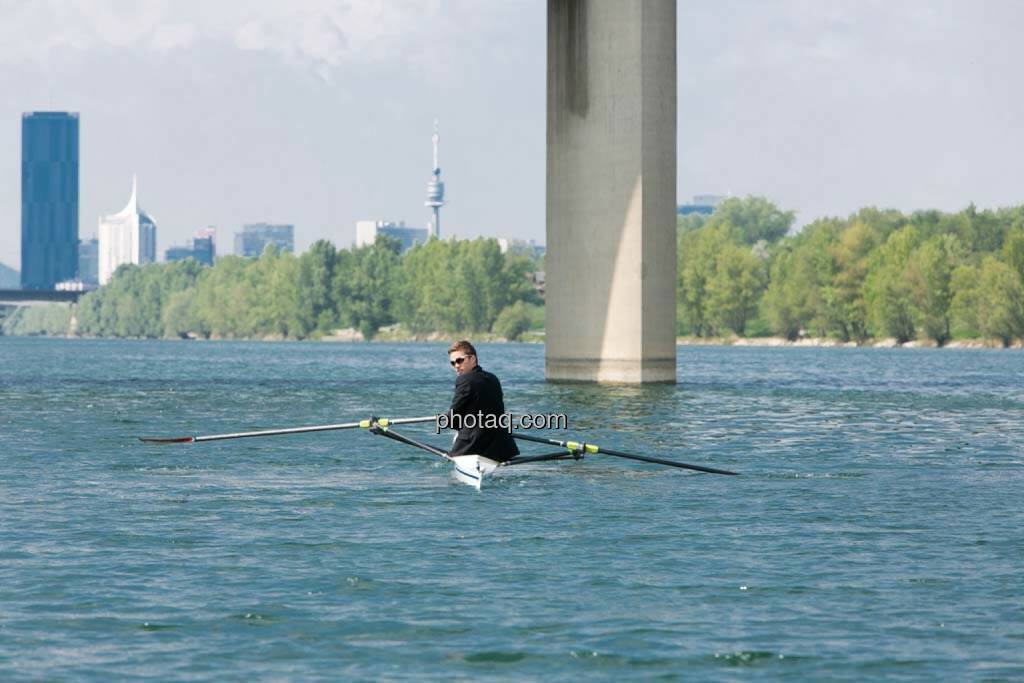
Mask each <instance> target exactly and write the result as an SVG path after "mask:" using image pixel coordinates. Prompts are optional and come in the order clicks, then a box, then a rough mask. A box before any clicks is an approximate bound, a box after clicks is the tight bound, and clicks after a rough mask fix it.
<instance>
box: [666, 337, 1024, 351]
mask: <svg viewBox="0 0 1024 683" xmlns="http://www.w3.org/2000/svg"><path fill="white" fill-rule="evenodd" d="M676 346H756V347H774V348H852V349H997V350H1004V349H1005V350H1020V349H1024V341H1022V340H1020V339H1018V340H1016V341H1014V342H1013V343H1012V344H1010V345H1009V346H1003V345H1002V343H1000V342H999V341H998V340H995V339H954V340H951V341H949V342H946V344H944V345H942V346H939V345H938V344H936V343H935V342H933V341H931V340H926V341H920V340H916V339H914V340H911V341H908V342H905V343H903V344H900V343H899V342H897V341H896V340H895V339H893V338H891V337H890V338H886V339H867V340H865V341H864V342H861V343H858V342H853V341H850V342H842V341H839V340H837V339H829V338H827V337H804V338H802V339H796V340H794V341H790V340H789V339H786V338H785V337H709V338H703V337H676Z"/></svg>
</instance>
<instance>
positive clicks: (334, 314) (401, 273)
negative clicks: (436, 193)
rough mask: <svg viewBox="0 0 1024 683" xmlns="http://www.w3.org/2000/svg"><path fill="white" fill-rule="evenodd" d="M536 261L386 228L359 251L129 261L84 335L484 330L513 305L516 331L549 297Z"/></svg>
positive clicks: (87, 319)
mask: <svg viewBox="0 0 1024 683" xmlns="http://www.w3.org/2000/svg"><path fill="white" fill-rule="evenodd" d="M535 268H536V264H535V262H534V260H533V259H531V258H529V257H527V256H511V255H503V254H502V253H501V251H500V249H499V247H498V243H497V241H496V240H493V239H477V240H473V241H440V240H431V241H430V242H429V243H428V244H426V245H424V246H421V247H417V248H415V249H413V250H412V251H411V252H409V253H407V254H405V255H404V256H400V255H399V245H398V243H397V242H396V241H394V240H389V239H387V238H380V239H378V241H377V243H376V244H374V245H372V246H366V247H361V248H359V249H354V250H351V251H350V250H336V249H335V248H334V246H333V245H332V244H330V243H329V242H326V241H320V242H317V243H315V244H314V245H313V246H312V247H311V248H310V249H309V251H307V252H306V253H304V254H303V255H302V256H299V257H295V256H293V255H292V254H289V253H283V252H280V251H278V250H277V249H275V248H273V247H270V248H268V249H267V250H266V251H265V252H264V253H263V254H262V255H261V256H260V257H259V258H258V259H245V258H240V257H235V256H228V257H225V258H222V259H219V260H218V261H217V264H216V265H215V266H214V267H212V268H202V267H201V266H199V265H198V264H197V263H195V262H194V261H191V260H188V261H183V262H178V263H170V264H154V265H148V266H144V267H137V266H126V267H123V268H121V269H119V270H118V272H117V273H116V274H115V276H114V278H113V279H112V280H111V282H110V283H109V284H108V285H106V286H105V287H103V288H101V289H99V290H97V291H96V292H92V293H90V294H87V295H86V296H84V297H83V298H82V299H81V300H80V302H79V304H78V309H77V312H78V317H79V321H80V326H79V327H80V330H81V332H83V333H84V334H91V335H102V336H121V337H124V336H127V337H172V338H174V337H187V336H200V337H216V338H253V337H257V338H258V337H270V338H290V339H303V338H307V337H318V336H321V335H324V334H330V333H331V332H332V331H333V330H334V329H336V328H338V327H354V328H356V329H358V330H360V331H361V332H362V333H363V335H364V337H365V338H367V339H371V338H372V337H373V336H374V335H376V333H377V332H378V330H379V329H380V328H381V327H383V326H385V325H390V324H392V323H395V322H400V323H403V324H405V325H406V326H408V327H409V328H410V329H413V330H414V331H428V332H434V331H445V332H485V331H488V330H491V329H492V327H493V326H494V325H495V321H496V320H497V319H498V317H499V314H501V313H502V312H503V311H506V310H509V311H511V312H509V313H508V314H507V315H506V321H505V322H504V323H503V324H504V325H505V326H506V328H507V329H509V330H512V331H515V330H516V329H517V325H518V321H519V320H520V319H522V317H523V314H525V316H526V321H527V322H526V324H527V328H529V326H530V325H533V324H534V319H535V318H537V311H536V310H535V307H532V306H527V305H525V304H536V303H539V299H538V297H537V295H536V293H535V292H534V290H533V287H532V284H531V282H530V280H529V278H528V277H527V274H528V273H530V272H532V271H533V270H535ZM516 303H519V304H520V305H519V306H518V307H516V306H514V305H515V304H516ZM510 307H511V308H510ZM510 316H511V318H510ZM540 320H541V321H543V311H541V312H540ZM510 321H511V322H510ZM512 323H517V324H516V325H512ZM541 324H543V322H541ZM521 334H522V332H521V331H519V332H518V333H517V334H515V335H514V336H518V335H521Z"/></svg>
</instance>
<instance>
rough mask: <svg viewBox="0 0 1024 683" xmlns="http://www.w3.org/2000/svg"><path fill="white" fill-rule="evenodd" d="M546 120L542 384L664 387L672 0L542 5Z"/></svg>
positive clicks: (669, 378)
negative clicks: (655, 384)
mask: <svg viewBox="0 0 1024 683" xmlns="http://www.w3.org/2000/svg"><path fill="white" fill-rule="evenodd" d="M547 114H548V115H547V256H546V262H545V273H546V277H547V288H546V289H547V291H546V302H545V303H546V309H547V310H546V316H545V317H546V323H545V324H546V351H545V353H546V367H545V372H546V376H547V378H548V379H549V380H577V381H598V382H630V383H636V382H675V379H676V347H675V330H676V299H675V291H676V288H675V282H676V3H675V0H548V102H547Z"/></svg>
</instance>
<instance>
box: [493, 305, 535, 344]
mask: <svg viewBox="0 0 1024 683" xmlns="http://www.w3.org/2000/svg"><path fill="white" fill-rule="evenodd" d="M530 322H531V315H530V310H529V307H528V306H527V305H526V304H525V303H523V302H522V301H517V302H515V303H514V304H512V305H511V306H506V307H505V308H504V310H502V312H501V313H499V314H498V318H497V320H495V321H494V327H493V328H492V331H493V332H494V333H495V334H497V335H499V336H502V337H504V338H505V339H508V340H509V341H519V339H520V337H522V336H523V333H524V332H526V331H527V330H528V329H530Z"/></svg>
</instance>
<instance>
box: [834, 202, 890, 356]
mask: <svg viewBox="0 0 1024 683" xmlns="http://www.w3.org/2000/svg"><path fill="white" fill-rule="evenodd" d="M878 243H879V234H878V232H877V231H876V230H875V229H874V228H872V227H871V226H869V225H867V224H866V223H862V222H859V221H858V222H854V223H853V224H852V225H851V226H850V227H849V228H847V229H846V230H844V231H843V232H842V233H841V234H840V236H839V240H838V242H836V243H835V244H833V245H831V247H830V249H829V251H830V253H831V256H832V258H833V260H834V262H835V274H834V275H833V277H832V281H831V283H830V284H829V285H828V286H826V288H825V289H824V291H823V293H822V295H823V299H824V305H825V309H826V311H825V316H826V319H827V324H828V326H829V328H830V329H832V330H834V331H835V332H836V333H837V334H838V336H839V338H840V339H842V340H843V341H849V340H851V339H857V340H861V339H866V338H867V336H868V322H867V304H866V302H865V300H864V280H865V278H866V277H867V273H868V268H869V264H870V261H869V258H870V256H871V252H872V250H874V249H875V247H876V246H877V245H878Z"/></svg>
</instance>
